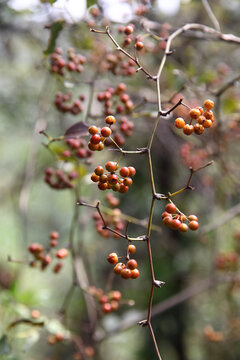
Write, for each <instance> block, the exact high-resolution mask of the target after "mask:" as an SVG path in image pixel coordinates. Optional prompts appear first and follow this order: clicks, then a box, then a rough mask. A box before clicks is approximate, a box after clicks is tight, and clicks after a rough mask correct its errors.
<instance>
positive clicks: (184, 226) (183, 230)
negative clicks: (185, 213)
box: [178, 223, 188, 232]
mask: <svg viewBox="0 0 240 360" xmlns="http://www.w3.org/2000/svg"><path fill="white" fill-rule="evenodd" d="M178 230H179V231H181V232H186V231H188V226H187V224H185V223H182V224H181V225H180V226H179V229H178Z"/></svg>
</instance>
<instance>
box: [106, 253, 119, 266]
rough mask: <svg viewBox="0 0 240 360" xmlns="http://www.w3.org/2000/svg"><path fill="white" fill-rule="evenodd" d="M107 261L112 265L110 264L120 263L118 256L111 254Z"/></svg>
mask: <svg viewBox="0 0 240 360" xmlns="http://www.w3.org/2000/svg"><path fill="white" fill-rule="evenodd" d="M107 261H108V262H109V263H110V264H117V262H118V256H117V254H116V253H111V254H109V255H108V257H107Z"/></svg>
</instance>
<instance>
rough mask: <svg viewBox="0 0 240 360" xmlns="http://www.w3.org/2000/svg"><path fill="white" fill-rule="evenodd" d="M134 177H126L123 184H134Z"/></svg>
mask: <svg viewBox="0 0 240 360" xmlns="http://www.w3.org/2000/svg"><path fill="white" fill-rule="evenodd" d="M132 182H133V181H132V179H131V178H129V177H127V178H125V179H124V180H123V184H124V185H125V186H131V185H132Z"/></svg>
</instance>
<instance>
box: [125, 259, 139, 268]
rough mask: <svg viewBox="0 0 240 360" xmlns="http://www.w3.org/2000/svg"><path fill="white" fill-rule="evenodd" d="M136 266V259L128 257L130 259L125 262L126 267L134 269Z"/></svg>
mask: <svg viewBox="0 0 240 360" xmlns="http://www.w3.org/2000/svg"><path fill="white" fill-rule="evenodd" d="M137 266H138V263H137V261H136V260H134V259H130V260H129V261H128V262H127V267H128V269H130V270H134V269H136V268H137Z"/></svg>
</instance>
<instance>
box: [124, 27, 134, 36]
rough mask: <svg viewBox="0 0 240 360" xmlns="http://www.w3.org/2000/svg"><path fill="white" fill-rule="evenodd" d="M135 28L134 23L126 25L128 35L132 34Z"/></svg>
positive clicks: (125, 30)
mask: <svg viewBox="0 0 240 360" xmlns="http://www.w3.org/2000/svg"><path fill="white" fill-rule="evenodd" d="M133 30H134V29H133V26H132V25H127V26H125V29H124V32H125V34H126V35H130V34H132V33H133Z"/></svg>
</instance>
